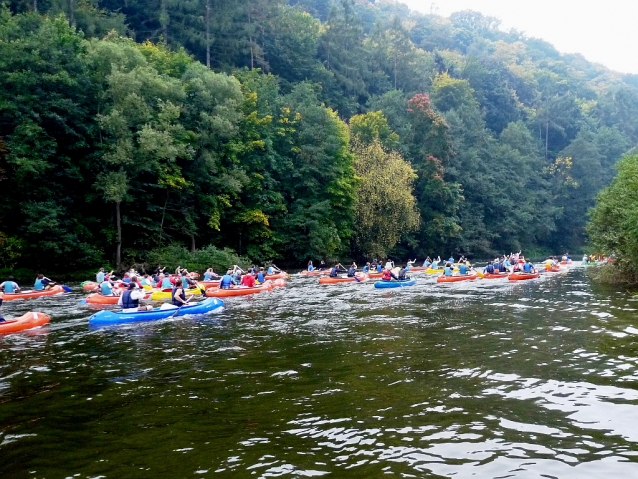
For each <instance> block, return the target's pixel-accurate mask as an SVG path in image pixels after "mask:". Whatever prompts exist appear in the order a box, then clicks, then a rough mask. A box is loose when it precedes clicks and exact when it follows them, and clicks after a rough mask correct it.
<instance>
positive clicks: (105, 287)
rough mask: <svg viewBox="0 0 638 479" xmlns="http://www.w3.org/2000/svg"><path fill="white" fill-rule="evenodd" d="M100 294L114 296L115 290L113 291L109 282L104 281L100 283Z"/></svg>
mask: <svg viewBox="0 0 638 479" xmlns="http://www.w3.org/2000/svg"><path fill="white" fill-rule="evenodd" d="M100 292H101V293H102V294H103V295H104V296H111V295H112V294H113V290H112V289H111V284H110V283H109V282H108V281H102V282H101V283H100Z"/></svg>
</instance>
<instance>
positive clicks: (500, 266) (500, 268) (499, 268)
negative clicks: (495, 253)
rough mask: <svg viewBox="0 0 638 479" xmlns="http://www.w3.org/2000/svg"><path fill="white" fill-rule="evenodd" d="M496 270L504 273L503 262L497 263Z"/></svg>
mask: <svg viewBox="0 0 638 479" xmlns="http://www.w3.org/2000/svg"><path fill="white" fill-rule="evenodd" d="M498 271H499V273H504V272H505V265H504V264H503V263H499V264H498Z"/></svg>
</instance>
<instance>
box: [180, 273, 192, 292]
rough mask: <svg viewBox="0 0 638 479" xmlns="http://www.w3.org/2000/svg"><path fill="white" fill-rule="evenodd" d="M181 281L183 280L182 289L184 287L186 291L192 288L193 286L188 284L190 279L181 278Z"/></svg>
mask: <svg viewBox="0 0 638 479" xmlns="http://www.w3.org/2000/svg"><path fill="white" fill-rule="evenodd" d="M181 279H182V287H183V288H184V289H188V288H190V285H191V284H190V283H189V282H188V278H186V276H182V278H181Z"/></svg>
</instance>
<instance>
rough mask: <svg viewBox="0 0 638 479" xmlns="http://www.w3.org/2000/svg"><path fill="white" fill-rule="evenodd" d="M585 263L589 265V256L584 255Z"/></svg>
mask: <svg viewBox="0 0 638 479" xmlns="http://www.w3.org/2000/svg"><path fill="white" fill-rule="evenodd" d="M583 263H589V256H587V255H583Z"/></svg>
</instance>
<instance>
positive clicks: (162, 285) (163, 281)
mask: <svg viewBox="0 0 638 479" xmlns="http://www.w3.org/2000/svg"><path fill="white" fill-rule="evenodd" d="M159 279H160V280H159V289H173V283H171V280H170V278H168V277H167V276H166V275H165V274H164V273H160V275H159Z"/></svg>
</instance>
